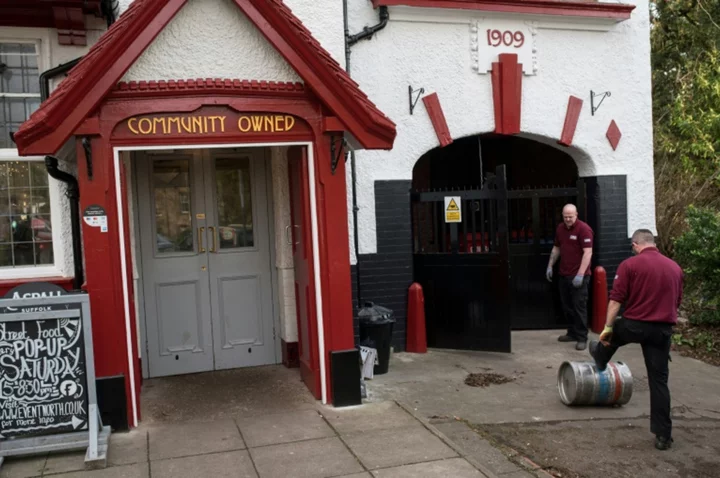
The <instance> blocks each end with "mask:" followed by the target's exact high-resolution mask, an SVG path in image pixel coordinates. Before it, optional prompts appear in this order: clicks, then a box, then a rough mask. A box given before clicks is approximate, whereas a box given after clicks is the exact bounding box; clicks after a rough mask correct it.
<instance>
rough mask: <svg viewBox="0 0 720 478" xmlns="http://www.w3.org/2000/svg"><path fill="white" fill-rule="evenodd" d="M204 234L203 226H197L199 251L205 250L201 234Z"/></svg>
mask: <svg viewBox="0 0 720 478" xmlns="http://www.w3.org/2000/svg"><path fill="white" fill-rule="evenodd" d="M204 235H205V228H204V227H198V246H199V247H200V252H205V246H204V245H203V236H204Z"/></svg>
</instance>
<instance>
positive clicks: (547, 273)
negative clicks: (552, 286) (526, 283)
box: [545, 267, 553, 282]
mask: <svg viewBox="0 0 720 478" xmlns="http://www.w3.org/2000/svg"><path fill="white" fill-rule="evenodd" d="M552 274H553V272H552V267H548V268H547V270H546V271H545V278H546V279H547V280H548V282H552Z"/></svg>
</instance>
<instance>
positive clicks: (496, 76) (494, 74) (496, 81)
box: [490, 62, 503, 134]
mask: <svg viewBox="0 0 720 478" xmlns="http://www.w3.org/2000/svg"><path fill="white" fill-rule="evenodd" d="M490 76H491V78H492V89H493V112H494V114H495V132H496V133H498V134H500V133H502V132H503V129H502V97H501V95H500V91H501V89H502V80H501V78H500V63H497V62H494V63H493V64H492V71H491V72H490Z"/></svg>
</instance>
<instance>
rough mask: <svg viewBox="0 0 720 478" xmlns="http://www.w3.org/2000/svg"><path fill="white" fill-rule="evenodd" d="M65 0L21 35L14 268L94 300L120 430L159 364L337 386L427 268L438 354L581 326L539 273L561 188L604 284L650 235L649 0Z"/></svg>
mask: <svg viewBox="0 0 720 478" xmlns="http://www.w3.org/2000/svg"><path fill="white" fill-rule="evenodd" d="M45 3H48V2H45ZM49 3H57V5H55V6H54V7H53V8H52V9H50V11H49V13H47V15H48V18H49V20H47V22H46V23H44V24H42V25H39V24H34V23H32V22H31V21H30V20H29V18H30V17H31V16H32V15H31V10H32V9H33V8H35V7H34V6H32V7H31V6H29V5H28V6H26V7H24V8H16V9H15V10H14V11H13V12H14V13H13V15H14V16H13V17H12V18H13V20H12V22H10V21H9V20H5V23H0V48H3V50H2V51H0V54H1V55H2V59H1V61H2V62H3V63H4V65H7V66H4V70H3V73H2V75H3V90H2V91H0V98H2V99H3V101H4V104H3V107H4V115H5V116H4V117H2V118H0V119H2V121H3V123H2V124H0V127H1V128H4V130H2V131H3V134H2V138H1V139H0V141H4V143H0V147H2V148H3V149H0V154H2V158H1V159H2V160H3V163H2V165H0V167H2V168H3V170H2V172H3V177H4V178H5V179H4V180H5V181H7V182H6V185H5V186H4V187H3V189H4V191H7V192H6V193H4V194H2V197H4V198H5V201H7V203H6V207H5V208H4V210H5V211H6V213H5V214H7V216H6V217H7V218H8V219H7V220H6V222H7V224H5V225H4V226H3V227H4V228H5V230H6V233H5V234H4V236H3V241H5V242H4V244H2V247H3V248H2V250H0V254H2V258H3V259H2V260H3V263H2V264H0V265H1V266H2V268H1V269H0V279H1V280H2V285H3V287H4V290H9V289H10V288H12V287H14V286H15V285H17V284H18V283H22V282H31V281H48V282H56V283H60V284H62V285H63V286H65V287H66V288H67V289H77V288H81V289H83V290H85V291H86V292H87V293H88V294H89V295H90V299H91V304H92V309H93V318H94V321H95V322H96V323H95V324H94V327H93V339H94V347H95V350H96V370H97V375H98V377H99V378H98V393H99V399H100V401H101V408H103V413H104V416H105V417H106V419H107V420H109V421H110V422H111V423H112V424H113V425H114V426H115V427H116V428H124V427H128V426H130V427H132V426H136V425H137V423H138V421H139V420H140V419H141V417H142V410H141V409H140V405H139V404H140V401H139V397H140V394H141V393H142V380H143V378H148V377H159V376H167V375H177V374H184V373H193V372H203V371H210V370H218V369H227V368H236V367H244V366H257V365H265V364H274V363H284V364H285V365H286V366H291V367H294V366H298V367H299V368H300V373H301V375H302V377H303V380H304V381H305V382H306V384H307V385H308V387H309V389H310V390H311V392H312V393H313V394H314V395H315V396H316V398H318V399H321V400H323V401H326V402H334V401H337V400H339V399H338V397H339V396H340V395H342V394H343V393H345V392H346V391H345V390H344V388H345V387H346V385H345V384H344V383H343V382H342V379H341V377H342V376H343V375H344V374H345V375H346V374H347V373H349V372H347V371H349V370H351V369H353V368H354V363H356V362H357V351H356V349H355V346H356V344H357V343H358V342H359V340H360V337H359V336H358V324H357V320H356V319H355V316H356V315H357V314H356V311H357V306H358V304H359V305H362V304H363V303H365V302H367V301H372V302H375V303H378V304H381V305H385V306H388V307H390V308H392V309H393V310H394V311H395V313H396V318H397V322H396V324H395V328H394V335H393V346H394V348H395V350H403V349H404V347H405V334H406V328H405V324H406V306H407V289H408V287H409V286H410V284H411V283H413V282H414V281H417V282H420V283H421V284H423V286H424V287H425V288H426V289H427V290H428V291H431V292H428V295H427V296H426V301H427V302H428V303H427V304H426V305H427V307H428V324H429V333H428V340H429V341H430V343H431V345H433V344H434V345H436V346H458V347H461V348H463V347H464V348H485V349H503V348H506V347H505V345H503V344H504V342H503V340H505V339H504V337H505V336H506V335H507V334H509V330H510V328H516V329H518V328H537V327H558V326H561V324H560V323H559V322H558V319H557V314H555V312H554V309H553V303H552V297H553V292H552V288H551V286H549V285H544V284H541V283H540V282H539V279H542V277H543V276H544V269H545V267H544V264H543V261H545V263H546V262H547V256H546V254H547V253H548V242H547V241H548V237H547V236H548V233H547V230H549V229H550V230H552V229H553V228H554V225H555V224H556V223H555V221H556V220H558V217H557V211H558V207H562V204H564V202H565V201H575V202H577V203H578V205H579V206H581V207H580V209H581V217H583V218H585V219H586V220H587V221H588V222H589V223H590V224H591V226H592V227H593V228H594V230H595V233H596V238H597V241H596V249H595V254H594V257H595V262H596V263H597V264H598V265H602V266H604V267H605V268H606V269H608V275H610V274H614V267H616V266H617V264H618V263H619V262H620V260H621V259H623V258H624V257H626V256H627V254H628V249H629V240H628V237H629V236H628V231H631V230H633V229H636V228H639V227H647V228H650V229H652V230H654V226H655V219H654V217H655V216H654V190H653V170H652V164H653V162H652V116H651V94H650V49H649V48H650V47H649V11H648V4H647V2H644V1H638V2H635V3H633V4H618V3H602V2H568V1H560V0H557V1H556V0H537V1H536V0H523V1H520V0H518V1H510V2H501V3H500V2H493V1H490V0H466V1H455V0H373V1H369V0H347V1H346V2H341V1H337V2H330V1H324V2H307V1H305V0H285V1H284V2H281V1H280V0H154V1H150V0H135V1H133V2H129V1H120V2H119V3H117V5H114V3H113V2H96V3H97V5H94V6H93V8H94V9H92V8H90V7H89V6H88V5H89V4H93V2H77V3H78V6H73V7H72V8H71V7H68V6H67V5H68V4H70V3H72V2H49ZM61 4H62V6H61ZM80 4H82V5H84V6H80ZM1 8H5V7H0V9H1ZM37 8H40V7H37ZM83 8H85V10H83ZM63 9H66V10H68V12H65V10H63ZM88 9H89V10H88ZM57 10H62V12H60V13H58V12H57ZM70 10H72V11H70ZM63 12H65V13H63ZM35 13H36V14H35V17H39V14H37V11H36V12H35ZM63 14H65V16H63ZM78 14H80V17H78V16H77V15H78ZM3 18H10V16H8V15H5V16H3ZM66 18H68V19H69V18H73V19H74V23H72V25H70V27H69V28H66V27H68V25H67V24H65V23H62V20H63V19H66ZM78 18H81V19H82V20H83V21H82V22H80V21H79V20H78ZM67 21H69V20H67ZM51 22H55V23H51ZM10 23H12V25H11V24H10ZM81 23H82V27H81ZM108 25H109V27H108ZM68 42H69V44H68ZM78 57H82V59H80V60H79V61H77V62H73V63H71V64H70V65H66V66H65V67H60V68H58V66H59V65H61V64H64V63H66V62H68V61H70V60H74V59H75V58H78ZM48 70H50V72H49V73H48V74H46V75H44V77H43V78H45V77H49V79H48V81H49V85H50V88H49V90H53V92H52V94H51V95H50V97H49V98H48V99H47V100H45V101H42V104H41V99H44V98H42V92H41V89H42V88H41V85H42V84H43V82H42V81H40V80H41V78H40V76H41V75H40V74H41V73H43V72H47V71H48ZM8 72H10V73H8ZM18 78H19V81H18ZM18 105H22V108H20V106H18ZM31 113H33V114H32V115H31ZM10 132H12V133H13V135H12V141H11V140H10V137H9V135H8V134H7V133H10ZM53 158H55V159H57V163H54V161H55V159H53ZM46 163H48V164H49V166H48V167H49V168H50V170H51V171H52V170H53V164H58V167H57V168H56V169H57V170H60V171H63V172H67V173H69V174H70V175H71V176H73V177H74V178H76V180H77V182H78V189H79V199H78V200H75V199H74V198H73V197H70V198H68V197H66V195H65V194H64V193H65V192H66V190H67V189H68V186H67V185H65V184H63V182H62V181H58V180H56V179H53V178H48V172H47V169H46V165H45V164H46ZM54 176H55V177H58V175H57V174H54ZM60 178H61V179H62V178H63V176H62V175H60ZM65 179H67V178H65ZM71 182H72V181H71ZM70 188H72V186H70ZM71 196H72V195H71ZM2 197H0V200H2ZM446 197H449V198H450V197H451V198H455V197H457V198H459V199H458V202H459V206H458V207H459V209H460V210H461V216H462V217H461V218H458V219H459V222H458V221H453V220H450V221H447V220H442V219H441V218H442V217H443V215H442V214H439V213H442V212H443V211H441V210H440V209H439V208H445V209H447V207H446V206H445V203H442V204H440V202H441V201H443V200H444V199H445V198H446ZM630 204H632V207H629V205H630ZM73 208H75V210H76V211H77V212H78V213H79V214H78V215H79V220H78V223H79V225H78V226H76V227H75V228H74V227H73V220H72V219H71V217H72V211H73ZM445 219H447V217H446V218H445ZM23 231H24V232H23ZM50 251H52V252H50ZM77 256H81V257H80V259H79V260H78V257H77ZM438 261H440V262H438ZM443 267H444V269H443ZM458 267H459V268H461V269H458ZM448 270H451V271H458V270H463V271H466V272H467V271H470V272H468V273H467V276H466V277H464V278H463V282H462V283H463V284H469V285H472V287H471V288H470V289H469V292H467V293H466V294H465V295H462V294H460V295H459V296H458V297H461V298H460V299H458V300H456V301H455V302H457V303H458V304H459V308H458V309H457V311H455V309H452V307H451V304H446V303H445V302H443V301H445V300H448V299H447V295H448V293H449V294H451V295H452V294H453V293H456V292H457V290H455V289H453V290H450V292H447V291H446V293H445V295H443V293H442V291H441V290H440V289H441V288H439V286H438V285H437V284H438V283H439V282H444V279H443V280H441V279H440V278H441V277H444V276H442V274H445V273H446V272H447V271H448ZM490 270H492V273H491V275H487V274H488V271H490ZM443 271H445V272H443ZM472 271H477V273H475V272H472ZM483 274H484V275H483ZM451 275H452V277H455V278H457V277H458V276H459V275H458V274H457V273H452V274H451ZM498 278H499V279H498ZM80 279H82V280H80ZM448 283H449V282H448ZM453 287H460V286H453ZM456 295H457V294H456ZM548 298H549V299H548ZM456 305H457V304H456ZM451 309H452V310H453V312H452V314H449V315H452V316H453V317H455V316H457V317H459V320H458V321H457V323H456V322H453V321H446V322H443V321H442V320H439V319H438V317H439V316H440V315H442V314H441V313H439V312H437V311H443V310H445V311H449V310H451ZM458 311H459V312H458ZM468 324H469V325H468ZM451 329H452V333H449V332H448V331H450V330H451ZM500 329H502V330H500ZM459 336H470V337H472V336H474V337H476V338H477V340H475V341H469V342H467V343H458V342H457V337H459ZM498 344H500V345H498ZM507 347H509V342H508V344H507ZM355 368H356V367H355ZM353 373H354V372H353ZM351 388H352V387H351ZM354 393H355V392H354V391H352V392H350V394H351V395H352V394H354ZM358 393H359V391H358Z"/></svg>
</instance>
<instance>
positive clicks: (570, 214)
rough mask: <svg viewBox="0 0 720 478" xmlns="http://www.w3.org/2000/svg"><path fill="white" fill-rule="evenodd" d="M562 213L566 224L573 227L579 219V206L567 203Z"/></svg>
mask: <svg viewBox="0 0 720 478" xmlns="http://www.w3.org/2000/svg"><path fill="white" fill-rule="evenodd" d="M562 215H563V222H564V223H565V226H566V227H567V228H568V229H569V228H571V227H573V225H575V221H577V217H578V213H577V208H576V207H575V205H574V204H566V205H565V207H563V210H562Z"/></svg>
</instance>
